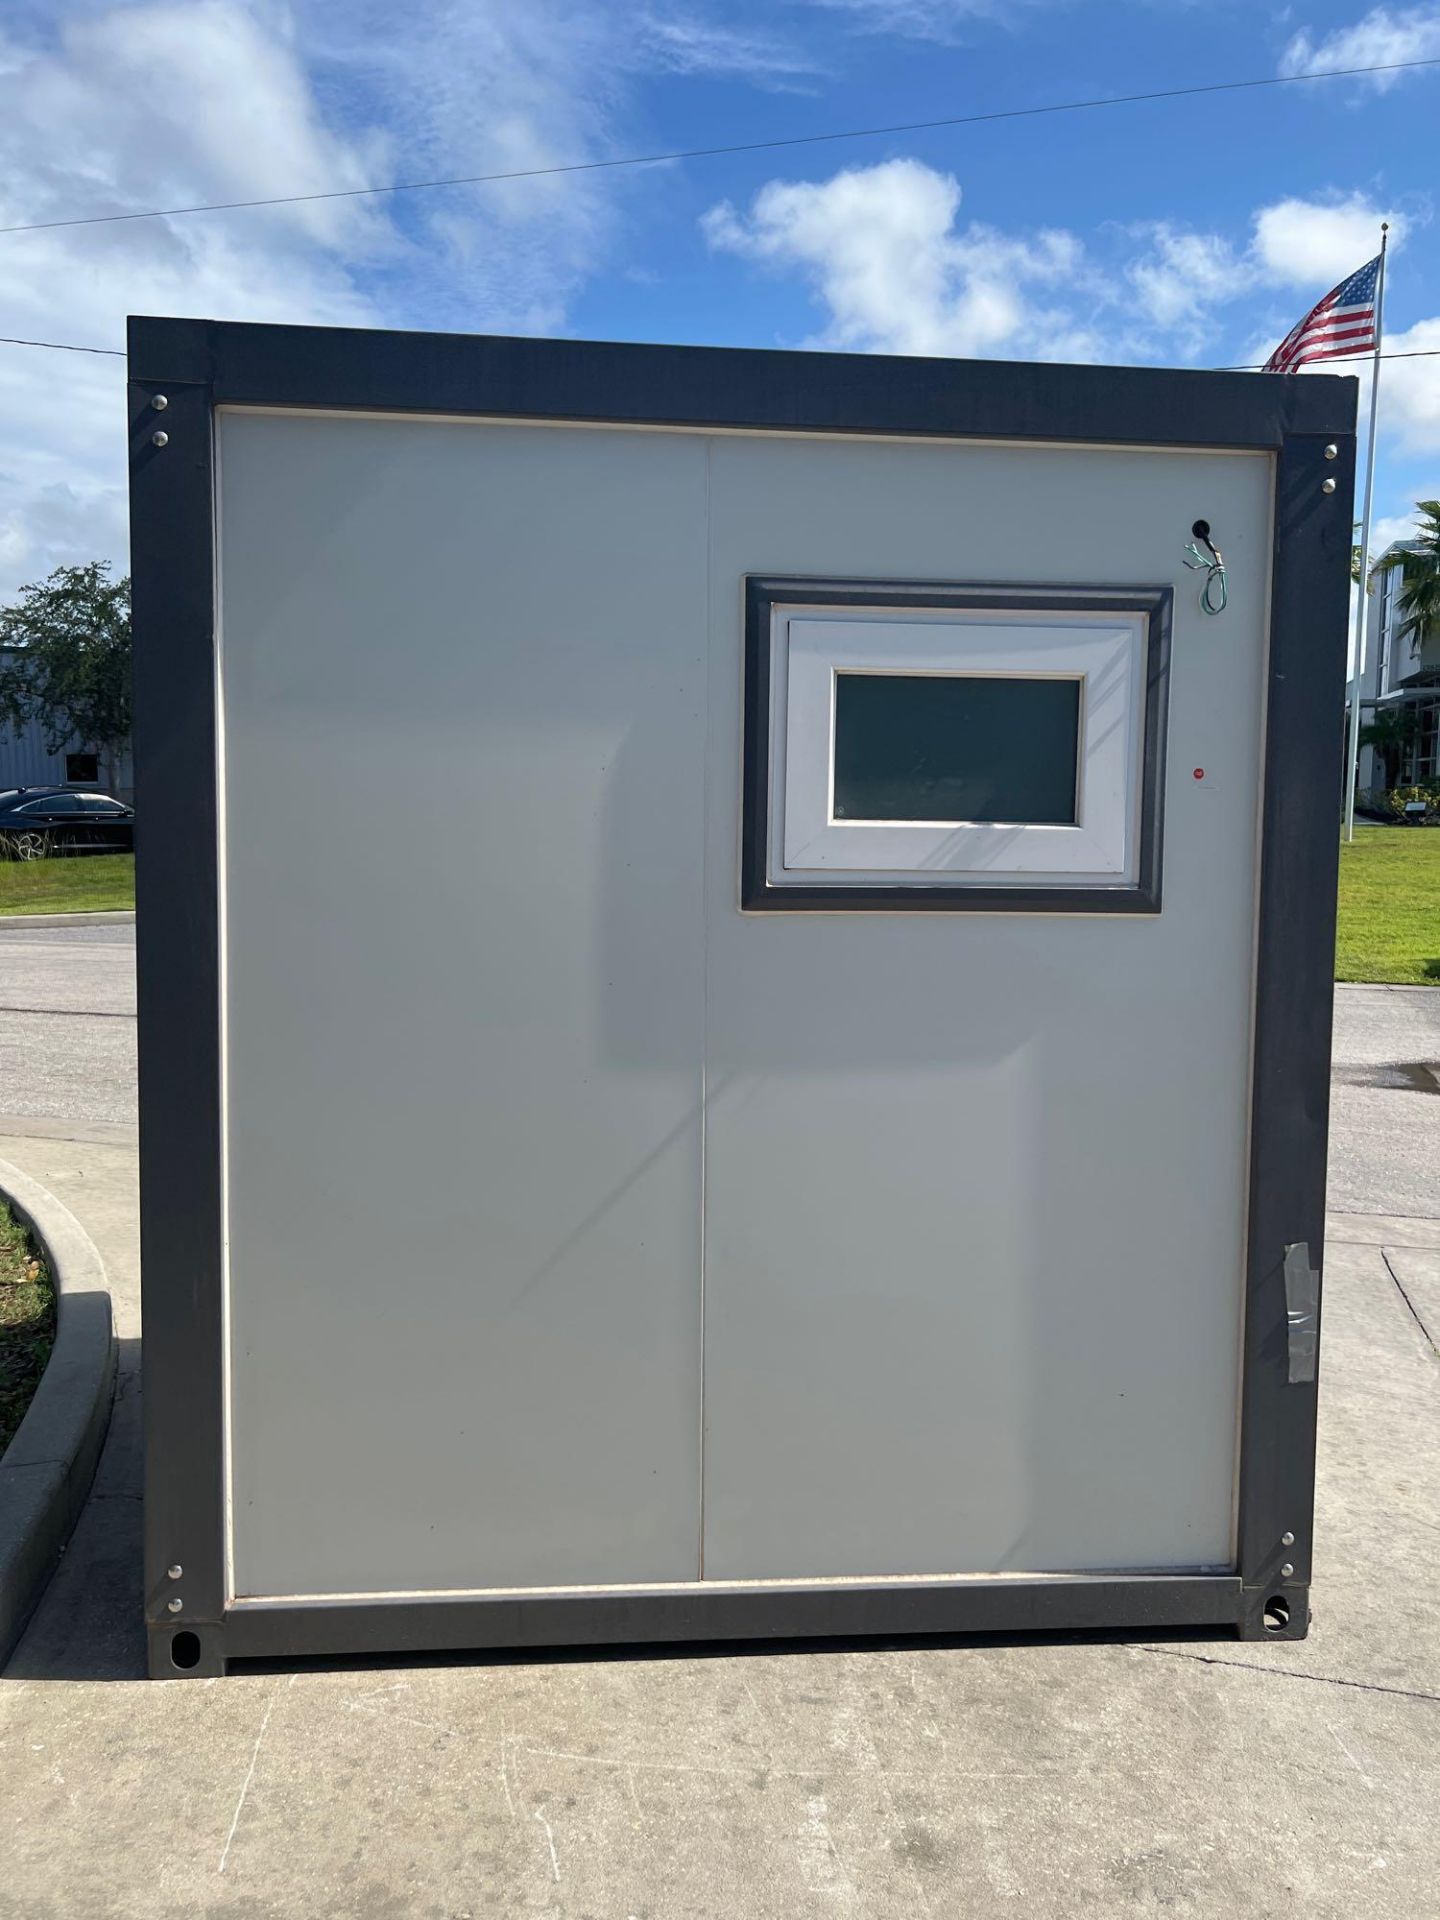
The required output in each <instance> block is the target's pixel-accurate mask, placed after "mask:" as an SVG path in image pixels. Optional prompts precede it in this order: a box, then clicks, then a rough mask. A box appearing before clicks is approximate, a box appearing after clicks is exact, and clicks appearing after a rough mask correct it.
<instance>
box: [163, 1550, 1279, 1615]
mask: <svg viewBox="0 0 1440 1920" xmlns="http://www.w3.org/2000/svg"><path fill="white" fill-rule="evenodd" d="M1294 1571H1295V1569H1294V1567H1292V1566H1291V1564H1290V1562H1289V1561H1288V1560H1287V1561H1286V1562H1285V1564H1284V1566H1283V1567H1281V1569H1280V1578H1281V1579H1282V1580H1288V1579H1289V1578H1290V1576H1291V1574H1292V1573H1294ZM170 1604H171V1605H172V1606H173V1605H174V1604H175V1603H174V1601H173V1600H172V1601H171V1603H170Z"/></svg>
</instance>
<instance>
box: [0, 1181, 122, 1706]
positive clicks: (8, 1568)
mask: <svg viewBox="0 0 1440 1920" xmlns="http://www.w3.org/2000/svg"><path fill="white" fill-rule="evenodd" d="M0 1195H3V1197H4V1198H5V1199H6V1200H7V1201H8V1202H9V1205H10V1209H11V1211H12V1212H13V1213H15V1214H16V1215H17V1216H18V1217H19V1218H20V1219H21V1220H23V1221H24V1222H25V1224H26V1225H27V1226H28V1227H29V1229H30V1231H31V1232H32V1233H33V1234H34V1236H35V1238H36V1239H37V1240H38V1241H39V1242H40V1243H41V1245H42V1246H43V1247H44V1249H45V1257H46V1260H47V1262H48V1264H49V1267H50V1273H51V1277H52V1278H53V1280H54V1282H55V1295H56V1299H55V1345H54V1346H53V1348H52V1349H51V1352H50V1361H49V1364H48V1365H47V1367H46V1368H45V1371H44V1373H43V1374H42V1375H41V1377H40V1384H39V1386H38V1387H37V1388H36V1389H35V1397H34V1399H33V1400H32V1401H31V1402H30V1405H29V1407H28V1408H27V1410H26V1413H25V1418H24V1419H23V1420H22V1421H21V1422H20V1426H19V1430H18V1431H17V1433H16V1435H15V1438H14V1439H13V1440H12V1441H11V1442H10V1445H9V1446H8V1447H7V1448H6V1450H5V1453H4V1456H3V1458H0V1668H3V1667H4V1665H5V1662H6V1661H7V1660H8V1659H9V1657H10V1654H11V1651H12V1649H13V1648H14V1646H15V1643H16V1641H17V1640H18V1639H19V1638H20V1635H21V1633H22V1632H23V1631H24V1628H25V1623H26V1622H27V1620H28V1619H29V1618H30V1615H31V1614H32V1613H33V1612H34V1610H35V1607H36V1604H37V1602H38V1601H39V1599H40V1596H41V1594H42V1593H43V1592H44V1591H45V1587H46V1583H47V1582H48V1581H49V1579H50V1576H51V1574H52V1573H53V1572H54V1571H55V1567H56V1564H57V1563H58V1561H59V1559H60V1556H61V1554H62V1553H63V1552H64V1551H65V1546H66V1543H67V1542H68V1540H69V1538H70V1534H71V1532H72V1530H73V1528H74V1526H75V1522H76V1521H77V1520H78V1519H79V1517H80V1509H81V1508H82V1507H83V1506H84V1504H85V1497H86V1495H87V1494H88V1493H89V1491H90V1482H91V1480H92V1479H93V1478H94V1477H95V1467H96V1463H97V1462H98V1460H99V1458H100V1448H101V1446H102V1445H103V1444H104V1440H105V1433H106V1429H107V1428H108V1426H109V1424H110V1403H111V1400H112V1399H113V1397H114V1393H115V1365H116V1346H115V1332H114V1324H113V1320H112V1317H111V1312H110V1288H109V1284H108V1282H107V1279H106V1274H105V1263H104V1262H103V1261H102V1260H101V1258H100V1255H99V1253H98V1251H97V1250H96V1247H95V1244H94V1242H93V1241H92V1240H91V1238H90V1236H89V1234H87V1233H86V1231H85V1229H84V1228H83V1227H82V1226H81V1225H80V1223H79V1221H78V1220H77V1219H76V1218H75V1216H74V1215H73V1214H72V1213H71V1212H70V1210H69V1208H68V1207H65V1206H63V1205H62V1204H61V1202H60V1201H58V1200H57V1199H56V1198H55V1196H54V1195H53V1194H52V1193H49V1192H47V1190H46V1189H45V1188H44V1187H42V1186H41V1185H40V1184H39V1182H38V1181H36V1180H32V1179H31V1178H30V1176H29V1175H28V1174H26V1173H22V1172H21V1171H20V1169H19V1167H16V1166H12V1165H11V1164H10V1162H9V1161H8V1160H0Z"/></svg>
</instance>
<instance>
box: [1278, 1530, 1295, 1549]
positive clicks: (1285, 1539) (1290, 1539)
mask: <svg viewBox="0 0 1440 1920" xmlns="http://www.w3.org/2000/svg"><path fill="white" fill-rule="evenodd" d="M1280 1544H1281V1546H1282V1547H1293V1546H1294V1544H1295V1536H1294V1534H1293V1533H1282V1534H1281V1536H1280Z"/></svg>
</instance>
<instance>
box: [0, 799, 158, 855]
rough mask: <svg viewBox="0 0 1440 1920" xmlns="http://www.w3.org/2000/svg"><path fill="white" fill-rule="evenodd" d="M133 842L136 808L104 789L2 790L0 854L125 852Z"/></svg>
mask: <svg viewBox="0 0 1440 1920" xmlns="http://www.w3.org/2000/svg"><path fill="white" fill-rule="evenodd" d="M134 845H135V809H134V808H133V807H127V806H126V805H125V804H124V802H123V801H120V800H116V799H113V798H112V797H111V795H109V794H108V793H73V792H71V791H70V790H69V789H68V788H66V787H10V788H7V789H6V790H5V791H4V792H0V857H5V858H9V859H11V860H43V859H45V858H46V856H47V855H49V854H62V853H63V854H69V853H128V852H129V851H130V849H131V848H132V847H133V846H134Z"/></svg>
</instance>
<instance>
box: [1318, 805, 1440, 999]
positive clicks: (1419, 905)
mask: <svg viewBox="0 0 1440 1920" xmlns="http://www.w3.org/2000/svg"><path fill="white" fill-rule="evenodd" d="M1335 978H1336V979H1337V980H1382V981H1389V982H1395V983H1397V984H1400V985H1403V986H1440V827H1356V829H1355V838H1354V840H1353V841H1351V842H1350V843H1349V844H1348V845H1345V844H1342V846H1341V848H1340V925H1339V929H1338V934H1337V937H1336V941H1335Z"/></svg>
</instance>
